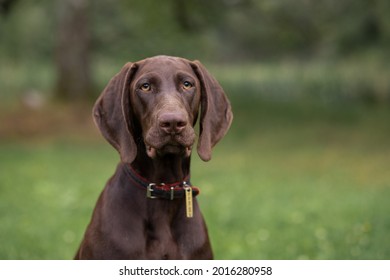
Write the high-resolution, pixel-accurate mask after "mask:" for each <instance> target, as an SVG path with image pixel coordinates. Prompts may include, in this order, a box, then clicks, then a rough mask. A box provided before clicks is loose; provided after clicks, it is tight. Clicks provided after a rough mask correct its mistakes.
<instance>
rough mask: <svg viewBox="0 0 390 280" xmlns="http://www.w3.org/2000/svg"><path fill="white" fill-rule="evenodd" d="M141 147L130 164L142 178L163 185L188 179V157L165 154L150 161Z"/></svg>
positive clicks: (189, 159)
mask: <svg viewBox="0 0 390 280" xmlns="http://www.w3.org/2000/svg"><path fill="white" fill-rule="evenodd" d="M142 146H143V145H142ZM142 146H141V147H138V153H137V157H136V159H135V160H134V162H133V163H132V164H131V166H132V168H133V169H134V170H136V171H137V172H138V173H139V174H140V175H141V176H142V177H144V178H146V179H147V180H149V181H150V182H155V183H165V184H170V183H174V182H182V181H184V179H185V178H189V175H190V162H191V158H190V157H184V156H183V155H176V154H167V155H163V156H157V157H155V158H153V159H152V158H150V157H149V156H148V155H147V154H146V150H145V147H142Z"/></svg>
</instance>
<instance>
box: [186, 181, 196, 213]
mask: <svg viewBox="0 0 390 280" xmlns="http://www.w3.org/2000/svg"><path fill="white" fill-rule="evenodd" d="M184 190H185V193H186V216H187V218H192V217H193V216H194V213H193V207H192V188H191V187H190V186H184Z"/></svg>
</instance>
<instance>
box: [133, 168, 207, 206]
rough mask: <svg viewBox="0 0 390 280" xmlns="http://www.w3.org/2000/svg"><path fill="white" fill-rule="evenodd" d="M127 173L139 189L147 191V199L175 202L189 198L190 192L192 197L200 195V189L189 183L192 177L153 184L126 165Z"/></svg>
mask: <svg viewBox="0 0 390 280" xmlns="http://www.w3.org/2000/svg"><path fill="white" fill-rule="evenodd" d="M126 171H127V174H128V175H129V177H130V179H131V180H132V181H133V182H134V183H135V185H136V186H137V187H138V188H142V189H144V190H146V197H147V198H150V199H154V198H161V199H167V200H174V199H180V198H184V197H187V196H188V192H190V193H191V194H192V196H197V195H198V194H199V193H200V191H199V189H198V188H197V187H193V186H192V185H191V183H190V182H189V179H190V178H189V177H190V176H187V177H186V178H184V180H183V181H181V182H176V183H170V184H165V183H152V182H150V181H149V180H147V179H146V178H144V177H142V176H141V175H140V174H138V173H137V172H136V171H135V170H134V169H133V168H132V167H131V166H130V164H126Z"/></svg>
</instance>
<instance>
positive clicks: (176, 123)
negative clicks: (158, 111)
mask: <svg viewBox="0 0 390 280" xmlns="http://www.w3.org/2000/svg"><path fill="white" fill-rule="evenodd" d="M159 125H160V128H161V129H162V130H163V131H165V132H166V133H167V134H180V133H181V132H182V131H183V130H184V128H185V127H186V125H187V118H186V115H185V114H184V113H180V112H174V113H164V114H162V115H161V116H160V117H159Z"/></svg>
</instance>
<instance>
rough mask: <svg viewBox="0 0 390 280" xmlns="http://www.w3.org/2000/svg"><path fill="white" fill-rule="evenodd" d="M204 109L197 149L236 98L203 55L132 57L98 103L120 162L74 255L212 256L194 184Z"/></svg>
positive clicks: (221, 128) (226, 121)
mask: <svg viewBox="0 0 390 280" xmlns="http://www.w3.org/2000/svg"><path fill="white" fill-rule="evenodd" d="M199 113H200V125H199V127H200V133H199V140H198V146H197V150H198V154H199V156H200V158H201V159H202V160H204V161H208V160H210V158H211V149H212V147H213V146H214V145H215V144H216V143H217V142H218V141H219V140H220V139H221V138H222V137H223V136H224V135H225V133H226V132H227V130H228V129H229V127H230V124H231V122H232V118H233V115H232V112H231V107H230V103H229V101H228V99H227V97H226V95H225V93H224V91H223V89H222V88H221V86H220V85H219V84H218V82H217V81H216V80H215V79H214V78H213V77H212V76H211V75H210V74H209V73H208V72H207V70H206V69H205V68H204V67H203V65H202V64H201V63H200V62H198V61H193V62H192V61H189V60H186V59H183V58H177V57H168V56H156V57H152V58H148V59H145V60H142V61H139V62H136V63H127V64H126V65H125V66H124V67H123V68H122V70H121V71H120V72H119V73H118V74H117V75H115V76H114V77H113V78H112V79H111V81H110V82H109V84H108V85H107V87H106V88H105V90H104V91H103V93H102V94H101V96H100V98H99V99H98V100H97V102H96V104H95V107H94V109H93V115H94V119H95V122H96V124H97V126H98V127H99V129H100V131H101V133H102V134H103V136H104V137H105V138H106V139H107V141H108V142H109V143H110V144H111V145H112V146H114V148H115V149H117V150H118V152H119V154H120V158H121V163H120V164H119V165H118V167H117V170H116V172H115V174H114V176H113V177H112V178H111V179H110V180H109V181H108V183H107V185H106V187H105V188H104V190H103V192H102V194H101V195H100V198H99V200H98V202H97V204H96V207H95V210H94V212H93V216H92V220H91V223H90V224H89V226H88V228H87V230H86V233H85V236H84V240H83V241H82V243H81V245H80V248H79V250H78V252H77V254H76V257H75V258H76V259H211V258H212V257H213V254H212V250H211V246H210V242H209V238H208V234H207V228H206V225H205V222H204V220H203V217H202V214H201V212H200V210H199V207H198V203H197V200H196V198H195V196H196V195H197V194H198V193H199V190H198V189H197V188H195V187H192V186H191V184H190V182H189V177H190V155H191V150H192V146H193V145H194V141H195V131H194V125H195V123H196V121H197V118H198V115H199Z"/></svg>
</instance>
